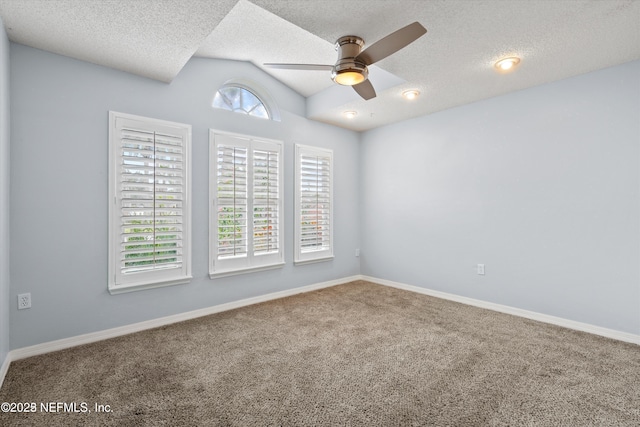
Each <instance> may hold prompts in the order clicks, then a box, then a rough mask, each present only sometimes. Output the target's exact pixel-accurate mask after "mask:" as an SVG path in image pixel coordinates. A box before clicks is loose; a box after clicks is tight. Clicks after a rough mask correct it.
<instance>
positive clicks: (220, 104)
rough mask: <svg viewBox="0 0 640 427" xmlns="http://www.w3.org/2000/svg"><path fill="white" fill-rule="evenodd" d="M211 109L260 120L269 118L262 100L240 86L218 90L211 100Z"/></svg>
mask: <svg viewBox="0 0 640 427" xmlns="http://www.w3.org/2000/svg"><path fill="white" fill-rule="evenodd" d="M213 107H214V108H221V109H223V110H229V111H233V112H234V113H241V114H247V115H249V116H253V117H259V118H261V119H270V118H271V117H270V115H269V110H268V109H267V107H266V105H265V104H264V103H263V102H262V100H260V98H258V97H257V96H256V95H255V94H254V93H253V92H251V91H250V90H248V89H246V88H244V87H240V86H233V85H227V86H223V87H221V88H220V89H218V92H216V96H215V98H213Z"/></svg>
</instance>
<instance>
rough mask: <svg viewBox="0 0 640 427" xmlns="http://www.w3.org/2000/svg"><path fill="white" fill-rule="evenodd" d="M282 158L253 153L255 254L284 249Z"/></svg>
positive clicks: (265, 152)
mask: <svg viewBox="0 0 640 427" xmlns="http://www.w3.org/2000/svg"><path fill="white" fill-rule="evenodd" d="M279 171H280V155H279V153H278V151H275V150H267V149H262V150H253V253H254V254H256V255H262V254H269V253H273V252H277V251H278V250H279V249H280V239H279V236H280V183H279V175H280V173H279Z"/></svg>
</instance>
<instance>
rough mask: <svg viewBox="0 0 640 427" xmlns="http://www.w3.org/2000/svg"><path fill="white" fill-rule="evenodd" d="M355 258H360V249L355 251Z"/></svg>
mask: <svg viewBox="0 0 640 427" xmlns="http://www.w3.org/2000/svg"><path fill="white" fill-rule="evenodd" d="M356 256H360V248H358V249H356Z"/></svg>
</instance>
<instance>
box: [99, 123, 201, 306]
mask: <svg viewBox="0 0 640 427" xmlns="http://www.w3.org/2000/svg"><path fill="white" fill-rule="evenodd" d="M124 126H128V127H132V128H135V129H137V130H138V131H146V132H154V133H155V132H158V133H160V132H163V133H166V134H171V135H176V136H179V137H180V138H181V139H182V145H181V148H182V162H183V176H182V180H183V182H182V188H183V191H182V192H181V193H182V197H183V199H182V215H181V220H182V223H181V226H182V230H181V233H182V235H181V241H182V248H181V249H182V262H181V265H180V267H175V268H159V269H154V270H147V271H138V272H132V273H122V271H121V268H122V265H121V261H120V260H121V257H122V253H121V249H120V248H121V244H122V240H121V232H122V231H121V230H122V227H123V222H122V220H121V218H122V216H121V213H122V200H123V198H122V192H121V190H120V188H121V176H122V174H121V173H120V171H121V167H122V164H123V160H122V158H123V157H122V154H121V147H122V146H121V137H120V135H121V131H122V128H123V127H124ZM191 134H192V130H191V125H189V124H184V123H177V122H171V121H166V120H160V119H155V118H149V117H143V116H137V115H133V114H127V113H120V112H115V111H109V137H108V139H109V203H108V205H109V227H108V228H109V231H108V232H109V239H108V240H109V249H108V250H109V254H108V268H109V271H108V290H109V293H110V294H118V293H123V292H132V291H138V290H143V289H150V288H157V287H163V286H171V285H178V284H185V283H189V282H190V281H191V279H192V276H191V227H192V225H191ZM155 160H156V158H155V157H154V162H155ZM156 176H157V175H155V173H154V175H153V177H154V178H153V181H154V182H153V185H154V187H155V185H158V183H157V182H156ZM153 200H154V206H153V210H154V212H156V210H157V209H159V208H158V207H156V206H155V200H158V199H156V198H155V196H154V199H153ZM154 216H155V214H154Z"/></svg>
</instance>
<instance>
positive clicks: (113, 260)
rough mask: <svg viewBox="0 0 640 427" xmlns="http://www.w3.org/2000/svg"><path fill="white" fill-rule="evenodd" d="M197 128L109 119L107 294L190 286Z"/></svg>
mask: <svg viewBox="0 0 640 427" xmlns="http://www.w3.org/2000/svg"><path fill="white" fill-rule="evenodd" d="M190 156H191V126H190V125H185V124H180V123H173V122H167V121H162V120H156V119H149V118H146V117H139V116H133V115H129V114H123V113H116V112H113V111H111V112H109V236H110V238H109V244H110V247H109V292H111V293H119V292H127V291H132V290H138V289H144V288H149V287H157V286H167V285H173V284H179V283H187V282H188V281H189V280H190V279H191V256H190V255H191V224H190V221H191V213H190V203H191V202H190V191H191V186H190V175H191V174H190V170H189V164H190Z"/></svg>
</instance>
